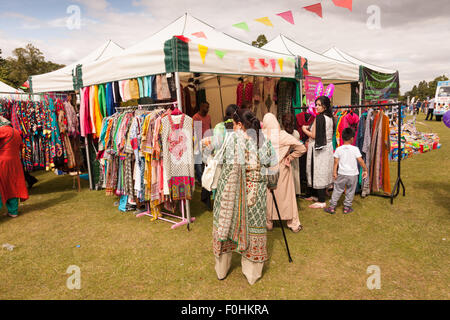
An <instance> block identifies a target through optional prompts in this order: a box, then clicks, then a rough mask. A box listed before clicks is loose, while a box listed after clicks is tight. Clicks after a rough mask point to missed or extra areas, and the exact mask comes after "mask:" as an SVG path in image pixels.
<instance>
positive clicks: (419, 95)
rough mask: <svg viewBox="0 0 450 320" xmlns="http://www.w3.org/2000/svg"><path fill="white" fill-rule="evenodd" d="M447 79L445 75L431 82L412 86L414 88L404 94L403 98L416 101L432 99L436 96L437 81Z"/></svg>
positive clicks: (422, 82) (421, 82)
mask: <svg viewBox="0 0 450 320" xmlns="http://www.w3.org/2000/svg"><path fill="white" fill-rule="evenodd" d="M447 80H448V78H447V77H446V76H445V75H442V76H439V77H437V78H435V79H434V80H432V81H429V82H426V81H425V80H422V81H420V82H419V84H417V85H414V87H413V88H412V89H411V90H410V91H408V92H406V93H405V96H409V97H411V98H413V97H416V99H420V100H425V99H427V98H430V99H431V98H434V96H435V94H436V87H437V83H438V82H439V81H447Z"/></svg>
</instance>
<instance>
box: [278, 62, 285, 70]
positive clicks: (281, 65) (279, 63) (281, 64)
mask: <svg viewBox="0 0 450 320" xmlns="http://www.w3.org/2000/svg"><path fill="white" fill-rule="evenodd" d="M283 61H284V60H283V59H278V65H279V66H280V70H281V71H283Z"/></svg>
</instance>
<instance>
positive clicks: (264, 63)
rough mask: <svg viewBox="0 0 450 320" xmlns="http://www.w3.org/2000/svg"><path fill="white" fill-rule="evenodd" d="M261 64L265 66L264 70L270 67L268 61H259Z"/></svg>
mask: <svg viewBox="0 0 450 320" xmlns="http://www.w3.org/2000/svg"><path fill="white" fill-rule="evenodd" d="M259 63H260V64H261V65H262V66H263V68H267V67H268V66H269V64H268V63H267V62H266V59H259Z"/></svg>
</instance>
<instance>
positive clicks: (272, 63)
mask: <svg viewBox="0 0 450 320" xmlns="http://www.w3.org/2000/svg"><path fill="white" fill-rule="evenodd" d="M270 64H271V65H272V71H273V72H275V69H276V67H277V61H276V60H275V59H270Z"/></svg>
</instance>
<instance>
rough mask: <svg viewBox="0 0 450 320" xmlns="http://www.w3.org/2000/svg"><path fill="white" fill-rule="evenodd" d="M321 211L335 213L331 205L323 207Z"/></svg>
mask: <svg viewBox="0 0 450 320" xmlns="http://www.w3.org/2000/svg"><path fill="white" fill-rule="evenodd" d="M323 211H325V212H326V213H329V214H335V213H336V209H335V208H334V207H332V206H329V207H328V208H325V209H323Z"/></svg>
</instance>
